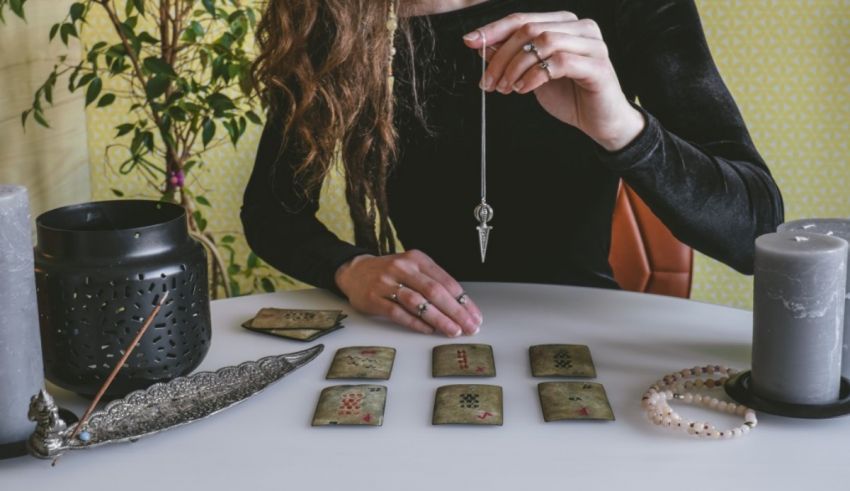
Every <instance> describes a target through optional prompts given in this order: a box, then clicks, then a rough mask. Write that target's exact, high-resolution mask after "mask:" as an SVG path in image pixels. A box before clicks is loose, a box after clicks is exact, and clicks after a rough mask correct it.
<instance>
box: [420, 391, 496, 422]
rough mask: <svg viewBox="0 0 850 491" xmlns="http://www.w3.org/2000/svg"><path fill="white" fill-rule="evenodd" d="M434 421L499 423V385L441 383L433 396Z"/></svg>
mask: <svg viewBox="0 0 850 491" xmlns="http://www.w3.org/2000/svg"><path fill="white" fill-rule="evenodd" d="M432 423H433V424H435V425H450V424H459V425H499V426H501V424H502V388H501V387H499V386H497V385H444V386H442V387H440V388H438V389H437V396H436V397H435V399H434V418H433V420H432Z"/></svg>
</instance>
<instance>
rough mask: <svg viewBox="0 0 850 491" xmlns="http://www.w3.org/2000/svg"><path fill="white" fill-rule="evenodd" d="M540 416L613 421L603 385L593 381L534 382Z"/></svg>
mask: <svg viewBox="0 0 850 491" xmlns="http://www.w3.org/2000/svg"><path fill="white" fill-rule="evenodd" d="M537 391H538V393H539V394H540V405H541V406H542V407H543V419H544V420H546V422H550V421H561V420H565V419H600V420H613V419H614V411H613V410H611V404H610V403H609V402H608V396H607V395H606V394H605V388H604V387H603V386H602V384H597V383H592V382H542V383H540V384H538V385H537Z"/></svg>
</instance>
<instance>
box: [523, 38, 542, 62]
mask: <svg viewBox="0 0 850 491" xmlns="http://www.w3.org/2000/svg"><path fill="white" fill-rule="evenodd" d="M522 50H523V51H525V52H526V53H531V54H533V55H534V56H536V57H537V61H543V58H542V57H541V56H540V52H539V51H537V46H535V45H534V41H529V42H527V43H526V44H525V45H523V47H522Z"/></svg>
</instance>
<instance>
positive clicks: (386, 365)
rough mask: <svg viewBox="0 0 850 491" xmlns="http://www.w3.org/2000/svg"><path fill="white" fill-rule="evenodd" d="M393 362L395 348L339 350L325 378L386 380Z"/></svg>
mask: <svg viewBox="0 0 850 491" xmlns="http://www.w3.org/2000/svg"><path fill="white" fill-rule="evenodd" d="M394 361H395V348H386V347H383V346H351V347H348V348H340V349H338V350H337V352H336V355H334V359H333V362H332V363H331V368H330V369H329V370H328V376H327V378H328V379H337V378H349V379H351V378H360V379H378V380H388V379H389V378H390V373H392V370H393V362H394Z"/></svg>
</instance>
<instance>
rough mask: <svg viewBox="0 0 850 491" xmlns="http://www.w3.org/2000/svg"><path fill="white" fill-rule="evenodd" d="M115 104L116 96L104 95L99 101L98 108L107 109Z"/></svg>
mask: <svg viewBox="0 0 850 491" xmlns="http://www.w3.org/2000/svg"><path fill="white" fill-rule="evenodd" d="M113 102H115V94H104V95H103V97H101V98H100V100H99V101H97V107H106V106H109V105H111V104H112V103H113Z"/></svg>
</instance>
